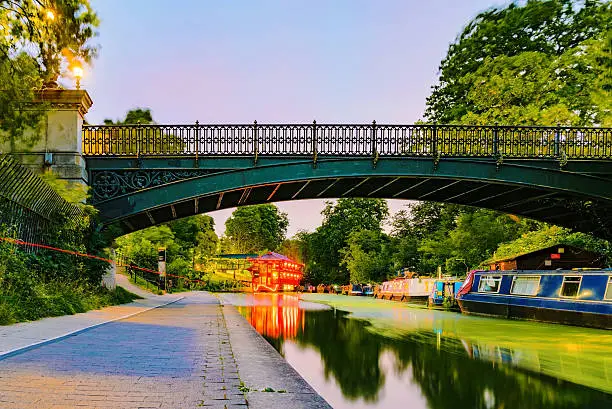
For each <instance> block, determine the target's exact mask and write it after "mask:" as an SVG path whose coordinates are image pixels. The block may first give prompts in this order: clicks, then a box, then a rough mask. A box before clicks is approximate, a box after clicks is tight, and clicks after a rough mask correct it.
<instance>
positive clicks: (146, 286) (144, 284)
mask: <svg viewBox="0 0 612 409" xmlns="http://www.w3.org/2000/svg"><path fill="white" fill-rule="evenodd" d="M125 276H126V277H127V278H128V280H129V282H130V283H132V284H134V285H135V286H137V287H139V288H142V289H143V290H145V291H149V292H150V293H153V294H157V295H161V294H162V291H161V290H160V289H158V288H157V286H156V285H154V284H151V283H150V282H148V281H147V280H145V279H144V278H142V277H138V276H136V280H134V278H133V276H132V275H129V274H125Z"/></svg>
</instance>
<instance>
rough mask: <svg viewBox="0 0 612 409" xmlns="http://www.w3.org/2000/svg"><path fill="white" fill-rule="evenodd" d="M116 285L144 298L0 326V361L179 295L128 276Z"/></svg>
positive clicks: (121, 276) (161, 303)
mask: <svg viewBox="0 0 612 409" xmlns="http://www.w3.org/2000/svg"><path fill="white" fill-rule="evenodd" d="M117 284H118V285H120V286H121V287H123V288H125V289H126V290H128V291H131V292H133V293H134V294H137V295H140V296H141V297H146V298H144V299H142V300H136V301H134V302H132V303H130V304H123V305H116V306H113V307H107V308H103V309H100V310H93V311H88V312H85V313H81V314H75V315H64V316H61V317H51V318H44V319H41V320H38V321H33V322H22V323H19V324H14V325H8V326H0V360H1V359H2V358H3V356H4V355H5V354H9V353H11V352H12V351H15V350H18V349H20V348H23V347H27V346H29V345H32V344H37V343H40V342H45V341H48V340H50V339H53V338H57V337H61V336H63V335H65V334H67V333H72V332H75V331H79V330H82V329H84V328H87V327H90V326H92V325H99V324H101V323H105V322H108V321H112V320H117V319H122V318H125V317H128V316H130V315H132V314H138V313H141V312H143V311H146V310H148V309H150V308H154V307H158V306H160V305H164V304H167V303H169V302H172V301H176V300H178V299H180V298H181V297H182V295H180V294H167V295H163V296H159V295H153V294H151V293H149V292H147V291H144V290H142V289H140V288H139V287H136V286H135V285H133V284H131V283H130V282H129V281H128V279H127V278H126V277H125V276H123V275H120V274H117Z"/></svg>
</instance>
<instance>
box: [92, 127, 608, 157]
mask: <svg viewBox="0 0 612 409" xmlns="http://www.w3.org/2000/svg"><path fill="white" fill-rule="evenodd" d="M83 153H84V155H86V156H139V155H147V156H195V157H198V156H225V155H227V156H255V157H257V156H314V157H315V158H316V157H317V156H319V155H321V156H355V157H360V156H361V157H365V156H374V157H378V156H380V157H398V156H406V157H434V158H435V157H507V158H560V159H561V160H563V159H611V158H612V128H597V127H590V128H587V127H563V126H557V127H544V126H469V125H381V124H377V123H376V122H373V123H372V124H361V125H353V124H344V125H342V124H341V125H322V124H317V123H316V122H313V123H311V124H291V125H277V124H273V125H270V124H266V125H264V124H258V123H257V122H255V123H253V124H247V125H200V124H199V123H197V122H196V123H195V124H193V125H103V126H98V125H86V126H84V127H83Z"/></svg>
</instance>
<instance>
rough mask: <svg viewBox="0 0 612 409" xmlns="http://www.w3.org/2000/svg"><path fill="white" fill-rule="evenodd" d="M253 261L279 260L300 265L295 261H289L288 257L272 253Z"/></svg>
mask: <svg viewBox="0 0 612 409" xmlns="http://www.w3.org/2000/svg"><path fill="white" fill-rule="evenodd" d="M254 260H271V261H272V260H280V261H288V262H291V263H294V264H300V265H301V263H298V262H297V261H294V260H291V259H290V258H289V257H287V256H285V255H283V254H279V253H275V252H273V251H269V252H267V253H266V254H264V255H261V256H259V257H257V258H255V259H254Z"/></svg>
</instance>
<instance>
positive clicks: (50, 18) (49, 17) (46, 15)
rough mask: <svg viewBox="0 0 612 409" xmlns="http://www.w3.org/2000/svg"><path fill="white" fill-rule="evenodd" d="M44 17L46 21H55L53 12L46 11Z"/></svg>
mask: <svg viewBox="0 0 612 409" xmlns="http://www.w3.org/2000/svg"><path fill="white" fill-rule="evenodd" d="M45 17H47V19H48V20H51V21H53V20H55V13H54V12H53V10H49V9H47V11H45Z"/></svg>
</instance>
